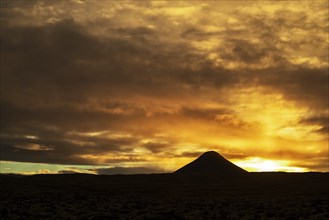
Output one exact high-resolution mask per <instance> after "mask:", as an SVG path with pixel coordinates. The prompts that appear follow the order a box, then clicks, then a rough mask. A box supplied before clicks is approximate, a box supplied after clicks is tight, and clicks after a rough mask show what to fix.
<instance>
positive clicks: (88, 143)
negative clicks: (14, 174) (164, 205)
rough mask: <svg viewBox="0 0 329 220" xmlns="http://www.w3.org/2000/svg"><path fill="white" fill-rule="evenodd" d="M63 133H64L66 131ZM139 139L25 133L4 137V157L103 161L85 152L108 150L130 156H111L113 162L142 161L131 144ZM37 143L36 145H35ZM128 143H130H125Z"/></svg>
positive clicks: (91, 162) (46, 161)
mask: <svg viewBox="0 0 329 220" xmlns="http://www.w3.org/2000/svg"><path fill="white" fill-rule="evenodd" d="M62 135H63V134H62ZM136 143H138V142H137V140H136V138H116V139H114V138H101V137H81V136H79V137H78V138H76V137H75V136H74V135H73V136H72V135H67V136H59V137H52V138H51V137H44V136H43V137H41V138H31V137H22V136H14V137H13V136H9V135H7V136H4V135H2V137H1V145H0V146H1V160H6V161H22V162H37V163H57V164H70V163H72V164H99V162H97V161H95V160H92V159H86V158H84V157H83V156H84V155H94V156H102V155H104V154H106V153H109V152H112V153H124V154H125V155H126V156H127V157H128V159H125V158H116V159H108V160H107V163H109V162H123V161H142V160H141V159H135V156H136V155H134V154H132V153H130V152H131V151H132V149H131V148H129V146H130V145H133V144H136ZM34 146H36V147H34ZM124 146H128V147H124Z"/></svg>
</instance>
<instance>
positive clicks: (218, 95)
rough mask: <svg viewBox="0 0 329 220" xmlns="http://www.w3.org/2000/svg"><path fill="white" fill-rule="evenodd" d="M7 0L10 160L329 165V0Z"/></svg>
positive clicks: (75, 167) (100, 169) (18, 163)
mask: <svg viewBox="0 0 329 220" xmlns="http://www.w3.org/2000/svg"><path fill="white" fill-rule="evenodd" d="M0 2H1V7H0V8H1V9H0V11H1V14H0V19H1V20H0V21H1V33H0V42H1V88H0V91H1V93H0V111H1V112H0V114H1V134H0V140H1V142H0V153H1V154H0V160H1V163H0V165H1V166H0V170H1V173H21V174H33V173H70V172H86V173H95V174H113V173H156V172H171V171H174V170H176V169H178V168H180V167H181V166H183V165H185V164H186V163H188V162H190V161H192V160H194V159H195V158H196V157H198V156H199V155H200V154H202V153H203V152H205V151H208V150H215V151H217V152H219V153H220V154H221V155H223V156H224V157H225V158H227V159H229V160H230V161H232V162H233V163H235V164H237V165H239V166H241V167H242V168H244V169H246V170H248V171H287V172H308V171H319V172H328V171H329V170H328V169H329V168H328V160H329V150H328V148H329V146H328V142H329V134H328V133H329V132H328V128H329V126H328V120H329V116H328V115H329V110H328V109H329V108H328V104H329V103H328V96H329V91H328V88H329V82H328V80H329V73H328V65H329V61H328V53H329V52H328V49H329V48H328V47H329V36H328V19H329V18H328V17H329V11H328V10H329V9H328V2H327V1H319V0H312V1H144V0H142V1H107V0H103V1H83V0H67V1H64V0H63V1H62V0H58V1H45V0H44V1H42V0H38V1H23V0H1V1H0Z"/></svg>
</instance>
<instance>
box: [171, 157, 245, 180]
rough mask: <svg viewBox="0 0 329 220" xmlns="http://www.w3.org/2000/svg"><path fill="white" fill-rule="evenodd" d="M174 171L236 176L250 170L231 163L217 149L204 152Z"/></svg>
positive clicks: (176, 172) (177, 172) (178, 172)
mask: <svg viewBox="0 0 329 220" xmlns="http://www.w3.org/2000/svg"><path fill="white" fill-rule="evenodd" d="M174 173H175V174H185V175H222V176H232V175H233V176H234V175H241V174H245V173H248V172H247V171H245V170H244V169H242V168H240V167H238V166H236V165H235V164H233V163H231V162H230V161H228V160H227V159H225V158H224V157H223V156H221V155H220V154H219V153H217V152H215V151H208V152H205V153H204V154H202V155H201V156H200V157H198V158H197V159H196V160H194V161H192V162H191V163H189V164H187V165H185V166H184V167H182V168H180V169H179V170H177V171H175V172H174Z"/></svg>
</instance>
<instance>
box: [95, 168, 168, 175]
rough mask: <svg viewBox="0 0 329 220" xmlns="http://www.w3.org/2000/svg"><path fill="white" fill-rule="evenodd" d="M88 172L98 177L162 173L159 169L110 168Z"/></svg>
mask: <svg viewBox="0 0 329 220" xmlns="http://www.w3.org/2000/svg"><path fill="white" fill-rule="evenodd" d="M89 171H92V172H95V173H96V174H100V175H115V174H141V173H143V174H151V173H164V172H165V171H164V170H161V169H151V168H145V167H111V168H98V169H90V170H89Z"/></svg>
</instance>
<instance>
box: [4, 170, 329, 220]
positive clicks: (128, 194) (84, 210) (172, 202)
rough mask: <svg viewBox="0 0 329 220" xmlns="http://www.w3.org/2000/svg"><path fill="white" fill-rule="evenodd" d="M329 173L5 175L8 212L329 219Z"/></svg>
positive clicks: (89, 218)
mask: <svg viewBox="0 0 329 220" xmlns="http://www.w3.org/2000/svg"><path fill="white" fill-rule="evenodd" d="M328 180H329V174H328V173H248V174H246V175H243V176H235V177H230V176H202V175H200V176H198V175H196V176H184V175H175V174H149V175H111V176H110V175H88V174H62V175H59V174H53V175H33V176H21V175H0V186H1V187H0V212H1V213H0V215H1V216H0V218H1V219H82V220H83V219H86V220H96V219H97V220H98V219H154V220H155V219H287V220H288V219H329V187H328V183H329V182H328Z"/></svg>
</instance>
